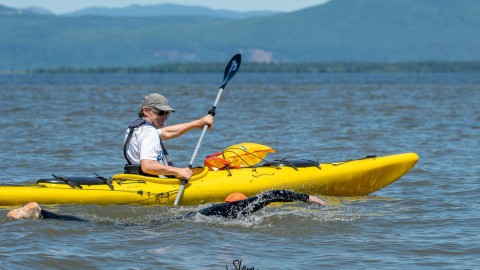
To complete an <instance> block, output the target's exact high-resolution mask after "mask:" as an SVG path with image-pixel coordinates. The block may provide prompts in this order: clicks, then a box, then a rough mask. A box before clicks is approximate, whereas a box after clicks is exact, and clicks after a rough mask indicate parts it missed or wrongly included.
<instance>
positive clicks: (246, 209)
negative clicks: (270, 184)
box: [187, 190, 309, 219]
mask: <svg viewBox="0 0 480 270" xmlns="http://www.w3.org/2000/svg"><path fill="white" fill-rule="evenodd" d="M308 198H309V196H308V195H307V194H301V193H296V192H292V191H287V190H270V191H267V192H264V193H261V194H258V195H256V196H253V197H250V198H247V199H245V200H241V201H236V202H228V203H219V204H214V205H212V206H210V207H207V208H204V209H202V210H199V211H197V212H192V213H189V214H187V217H191V216H193V215H196V214H197V213H199V214H202V215H205V216H221V217H225V218H230V219H235V218H239V217H242V216H247V215H249V214H251V213H254V212H256V211H258V210H260V209H262V208H263V207H265V206H267V205H268V204H270V203H272V202H294V201H302V202H308Z"/></svg>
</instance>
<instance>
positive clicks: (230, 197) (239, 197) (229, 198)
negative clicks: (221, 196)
mask: <svg viewBox="0 0 480 270" xmlns="http://www.w3.org/2000/svg"><path fill="white" fill-rule="evenodd" d="M246 198H247V196H245V195H243V194H242V193H239V192H234V193H232V194H230V195H228V196H227V198H225V201H226V202H236V201H240V200H245V199H246Z"/></svg>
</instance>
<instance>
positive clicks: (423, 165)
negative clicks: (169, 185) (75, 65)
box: [0, 70, 480, 269]
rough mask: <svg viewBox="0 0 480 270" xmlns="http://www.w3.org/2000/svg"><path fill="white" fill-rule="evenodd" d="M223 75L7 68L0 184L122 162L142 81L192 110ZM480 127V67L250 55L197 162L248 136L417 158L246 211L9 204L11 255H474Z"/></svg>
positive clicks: (452, 262) (37, 258) (322, 156)
mask: <svg viewBox="0 0 480 270" xmlns="http://www.w3.org/2000/svg"><path fill="white" fill-rule="evenodd" d="M222 75H223V74H222V73H219V74H135V75H120V74H118V75H117V74H116V75H100V74H99V75H92V74H88V75H71V74H70V75H0V95H1V99H0V104H1V106H0V124H1V126H2V128H1V129H0V140H1V146H0V147H1V148H0V159H1V160H2V162H0V184H12V183H15V184H21V183H29V182H32V181H34V180H36V179H39V178H45V177H49V176H50V174H52V173H54V174H59V175H67V176H92V175H93V174H94V173H98V174H101V175H104V176H111V175H113V174H115V173H119V172H121V171H122V169H123V164H124V160H123V153H122V144H123V142H122V140H123V136H124V132H125V128H126V126H127V125H128V124H129V123H130V122H131V121H132V120H133V119H134V118H135V116H136V112H137V109H138V105H139V104H140V102H141V100H142V97H143V96H144V95H145V94H147V93H149V92H159V93H162V94H164V95H165V96H167V97H168V98H169V101H170V104H171V105H172V106H173V107H174V108H175V109H176V110H177V112H176V113H175V114H173V116H171V117H170V118H169V120H168V122H167V123H170V124H173V123H180V122H184V121H189V120H193V119H195V118H197V117H200V116H202V115H204V114H206V112H207V111H208V110H209V109H210V107H211V105H212V104H213V101H214V99H215V97H216V94H217V91H218V86H219V83H220V81H221V79H222ZM479 135H480V76H479V75H478V74H421V75H419V74H247V73H242V71H241V70H240V72H239V73H238V74H237V75H236V77H235V78H233V80H232V81H231V82H230V83H229V85H228V86H227V87H226V89H225V92H224V94H223V96H222V98H221V100H220V102H219V104H218V109H217V116H216V118H215V128H214V129H213V130H211V131H209V132H208V133H207V134H206V136H205V139H204V141H203V144H202V148H201V149H200V153H199V155H198V158H197V160H196V164H197V165H200V164H202V162H203V157H205V156H206V155H208V154H210V153H213V152H216V151H220V150H222V149H223V148H226V147H228V146H229V145H233V144H236V143H240V142H245V141H252V142H257V143H262V144H266V145H269V146H271V147H272V148H274V149H276V150H277V153H276V154H271V155H270V156H268V157H267V158H269V159H277V158H284V157H289V158H310V159H319V160H321V161H325V162H333V161H339V160H346V159H353V158H360V157H363V156H366V155H373V154H374V155H379V156H380V155H390V154H395V153H402V152H416V153H418V154H419V156H420V161H419V162H418V164H417V165H416V167H414V169H413V170H412V171H411V172H410V173H408V174H407V175H405V176H404V177H403V178H401V179H400V180H398V181H397V182H395V183H393V184H391V185H390V186H387V187H386V188H384V189H382V190H380V191H378V192H376V193H374V194H371V195H370V196H365V197H355V198H338V197H322V198H325V199H326V200H328V201H329V206H328V207H326V208H320V207H315V206H308V205H306V204H303V203H290V204H278V205H273V206H269V207H267V208H265V209H264V210H262V211H260V212H259V213H256V214H254V215H252V216H250V217H248V218H245V219H243V220H236V221H225V220H223V219H214V218H197V219H192V220H172V219H171V218H172V217H175V216H178V215H182V214H186V213H188V212H190V211H192V210H195V209H199V208H201V207H202V206H196V207H180V208H171V207H165V206H152V207H145V206H135V205H129V206H95V205H86V206H85V205H61V206H46V207H45V208H47V209H49V210H52V211H57V212H60V213H64V214H73V215H77V216H79V217H82V218H85V219H88V220H91V221H92V222H89V223H79V222H65V221H58V220H11V219H7V218H4V216H5V214H6V213H7V211H8V209H9V208H8V207H3V208H0V215H1V216H0V242H1V244H0V261H1V262H2V269H227V268H228V269H241V268H242V267H244V266H246V267H247V268H248V269H253V268H254V269H339V268H341V269H376V268H378V269H478V268H479V267H480V259H479V256H478V254H480V236H479V233H478V228H479V225H480V211H479V202H480V195H479V194H480V181H479V178H480V177H479V172H480V162H479V157H480V150H479V149H480V140H479V137H480V136H479ZM199 136H200V132H191V133H189V134H187V135H185V136H183V137H181V138H178V139H176V140H173V141H168V142H167V145H168V147H169V150H170V152H171V155H172V156H173V158H174V161H175V162H176V164H178V165H182V164H184V166H186V165H187V164H188V162H189V160H190V156H191V155H192V153H193V150H194V148H195V145H196V143H197V140H198V138H199ZM152 220H155V222H154V223H152ZM236 260H239V261H241V266H239V263H238V262H239V261H236Z"/></svg>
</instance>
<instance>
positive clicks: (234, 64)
mask: <svg viewBox="0 0 480 270" xmlns="http://www.w3.org/2000/svg"><path fill="white" fill-rule="evenodd" d="M240 63H242V55H241V54H239V53H238V54H236V55H234V56H233V57H232V59H230V62H228V65H227V66H226V67H225V74H224V75H223V82H222V86H220V88H222V89H223V88H225V86H227V83H228V82H229V81H230V79H231V78H233V76H234V75H235V73H237V71H238V69H239V68H240Z"/></svg>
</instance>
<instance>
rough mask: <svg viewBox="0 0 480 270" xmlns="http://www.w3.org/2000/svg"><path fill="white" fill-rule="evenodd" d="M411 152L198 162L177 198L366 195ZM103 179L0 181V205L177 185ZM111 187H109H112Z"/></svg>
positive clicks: (99, 199) (152, 191)
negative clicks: (276, 192)
mask: <svg viewBox="0 0 480 270" xmlns="http://www.w3.org/2000/svg"><path fill="white" fill-rule="evenodd" d="M418 159H419V158H418V155H417V154H415V153H404V154H396V155H391V156H383V157H368V158H363V159H358V160H349V161H343V162H334V163H322V164H318V163H317V164H313V162H310V164H309V165H305V164H300V163H295V162H291V163H290V162H288V161H286V162H276V163H273V164H272V163H271V164H265V165H262V166H256V167H249V168H239V169H231V170H218V171H211V170H208V169H207V168H198V169H197V170H198V171H199V172H198V173H196V174H195V175H194V176H193V177H192V178H191V179H190V180H189V182H188V183H187V185H186V187H185V191H184V195H183V198H182V200H181V201H180V204H182V205H192V204H200V203H208V202H219V201H223V199H224V198H225V197H226V196H227V195H228V194H230V193H233V192H241V193H244V194H245V195H247V196H253V195H255V194H257V193H259V192H263V191H266V190H272V189H286V190H292V191H296V192H300V193H307V194H312V195H325V196H364V195H367V194H370V193H373V192H375V191H378V190H380V189H382V188H384V187H386V186H388V185H389V184H391V183H393V182H394V181H396V180H397V179H399V178H400V177H402V176H403V175H404V174H406V173H407V172H408V171H409V170H410V169H412V168H413V167H414V166H415V164H416V163H417V161H418ZM109 180H111V187H110V186H109V185H107V184H94V185H93V184H92V185H89V184H82V185H78V186H73V187H72V186H71V185H68V184H67V183H33V184H31V185H21V186H19V185H17V186H13V185H0V205H9V206H10V205H12V206H13V205H22V204H25V203H27V202H31V201H35V202H38V203H40V204H100V205H107V204H144V205H173V202H174V201H175V198H176V196H177V194H178V190H179V188H180V181H179V180H178V179H175V178H155V177H145V176H140V175H133V174H117V175H114V176H112V177H111V178H110V179H109ZM112 188H113V189H112Z"/></svg>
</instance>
